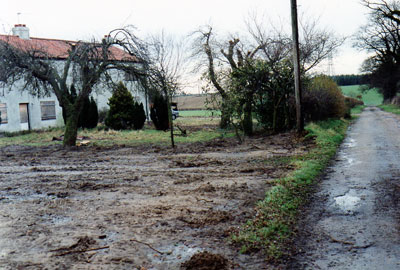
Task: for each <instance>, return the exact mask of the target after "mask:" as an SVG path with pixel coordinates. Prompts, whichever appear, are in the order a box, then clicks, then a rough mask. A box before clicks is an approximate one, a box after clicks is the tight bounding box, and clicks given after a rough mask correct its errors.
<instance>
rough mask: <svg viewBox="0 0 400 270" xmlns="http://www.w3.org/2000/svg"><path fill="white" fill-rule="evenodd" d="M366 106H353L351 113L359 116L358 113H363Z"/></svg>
mask: <svg viewBox="0 0 400 270" xmlns="http://www.w3.org/2000/svg"><path fill="white" fill-rule="evenodd" d="M364 108H365V106H356V107H354V108H352V109H351V115H352V116H356V117H357V115H359V114H361V112H362V111H363V109H364Z"/></svg>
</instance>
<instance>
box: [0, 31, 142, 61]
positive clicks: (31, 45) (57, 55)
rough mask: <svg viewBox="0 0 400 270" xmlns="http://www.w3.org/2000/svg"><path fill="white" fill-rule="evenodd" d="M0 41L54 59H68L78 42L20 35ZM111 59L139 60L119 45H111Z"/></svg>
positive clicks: (4, 36) (5, 37) (3, 36)
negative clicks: (27, 37) (72, 48)
mask: <svg viewBox="0 0 400 270" xmlns="http://www.w3.org/2000/svg"><path fill="white" fill-rule="evenodd" d="M0 41H5V42H7V43H9V44H11V45H13V46H15V47H16V48H21V49H25V50H31V49H33V50H37V51H39V52H43V53H44V54H46V56H47V57H50V58H53V59H66V58H68V51H69V50H71V46H72V45H74V44H77V43H78V42H77V41H69V40H58V39H45V38H30V39H21V38H19V37H18V36H12V35H0ZM110 51H111V57H112V59H111V60H117V61H129V62H137V61H138V59H137V58H136V57H134V56H131V55H130V54H128V53H127V52H125V51H124V50H121V49H119V48H117V47H111V48H110Z"/></svg>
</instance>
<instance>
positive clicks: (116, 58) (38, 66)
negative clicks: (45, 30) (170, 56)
mask: <svg viewBox="0 0 400 270" xmlns="http://www.w3.org/2000/svg"><path fill="white" fill-rule="evenodd" d="M60 46H62V47H63V48H62V52H61V53H62V55H58V54H54V52H52V51H51V50H49V49H48V48H46V47H43V46H41V45H40V43H37V42H36V41H35V40H34V39H32V40H22V39H19V38H17V37H10V36H8V37H4V38H3V39H2V40H0V69H2V70H7V74H6V84H8V85H13V84H14V83H16V82H17V81H23V82H24V83H25V87H24V89H27V90H29V91H30V92H31V93H32V94H34V95H38V96H41V95H46V94H48V93H50V92H52V93H54V94H55V96H56V97H57V99H58V101H59V104H60V106H61V107H62V108H63V110H64V111H65V115H66V118H67V119H66V127H65V134H64V141H63V145H64V146H74V145H75V144H76V138H77V125H78V118H79V113H80V111H81V109H82V105H83V101H84V99H85V98H86V97H88V96H89V95H90V94H91V92H92V91H93V88H94V86H95V85H98V84H100V83H102V82H110V81H112V77H113V76H112V73H113V72H115V71H116V70H119V71H124V72H127V73H130V74H134V75H136V76H142V75H144V70H143V65H144V66H145V65H146V63H147V53H146V47H145V46H144V45H143V42H142V41H141V40H140V39H139V38H137V37H136V36H135V35H134V34H133V33H132V32H130V31H129V30H128V29H116V30H113V31H111V32H110V33H109V35H108V36H107V37H106V38H104V39H103V40H102V41H101V42H97V41H95V40H93V41H91V42H82V41H80V42H67V41H66V42H64V43H63V44H60ZM55 59H63V61H57V60H55ZM72 85H74V88H75V89H76V98H74V97H73V93H72V92H71V88H72Z"/></svg>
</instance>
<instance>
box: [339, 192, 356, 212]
mask: <svg viewBox="0 0 400 270" xmlns="http://www.w3.org/2000/svg"><path fill="white" fill-rule="evenodd" d="M360 200H361V199H360V197H356V196H351V195H349V194H346V195H344V196H339V197H336V198H335V202H336V204H337V205H338V206H339V207H340V208H341V209H342V210H344V211H353V210H355V209H356V208H357V207H358V204H359V202H360Z"/></svg>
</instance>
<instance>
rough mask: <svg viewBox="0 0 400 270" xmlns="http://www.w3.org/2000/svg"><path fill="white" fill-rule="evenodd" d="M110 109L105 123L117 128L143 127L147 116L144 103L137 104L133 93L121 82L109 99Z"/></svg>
mask: <svg viewBox="0 0 400 270" xmlns="http://www.w3.org/2000/svg"><path fill="white" fill-rule="evenodd" d="M108 105H109V106H110V109H109V111H108V114H107V117H106V119H105V125H106V126H107V127H110V128H112V129H115V130H124V129H141V128H143V125H144V122H145V120H146V116H145V113H144V109H143V104H141V105H139V104H137V103H136V102H135V101H134V99H133V96H132V94H131V93H130V92H129V91H128V89H127V88H126V87H125V85H124V84H123V83H122V82H120V83H119V84H118V86H117V88H116V89H115V90H114V93H113V95H112V96H111V98H110V99H109V101H108Z"/></svg>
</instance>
